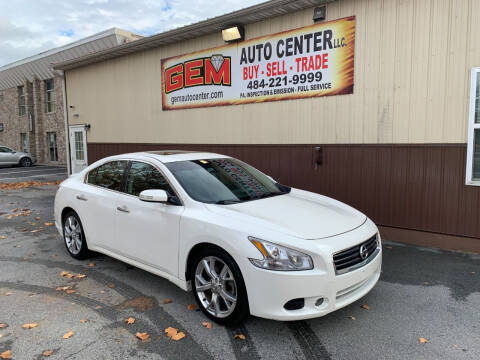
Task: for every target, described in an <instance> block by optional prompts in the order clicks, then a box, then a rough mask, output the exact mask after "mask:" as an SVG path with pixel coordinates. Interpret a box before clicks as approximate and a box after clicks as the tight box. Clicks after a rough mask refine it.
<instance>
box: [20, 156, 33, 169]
mask: <svg viewBox="0 0 480 360" xmlns="http://www.w3.org/2000/svg"><path fill="white" fill-rule="evenodd" d="M32 165H33V163H32V159H30V158H28V157H24V158H23V159H21V160H20V166H22V167H30V166H32Z"/></svg>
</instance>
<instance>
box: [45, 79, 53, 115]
mask: <svg viewBox="0 0 480 360" xmlns="http://www.w3.org/2000/svg"><path fill="white" fill-rule="evenodd" d="M54 111H55V84H54V82H53V79H48V80H45V112H47V113H49V112H54Z"/></svg>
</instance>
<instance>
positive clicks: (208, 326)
mask: <svg viewBox="0 0 480 360" xmlns="http://www.w3.org/2000/svg"><path fill="white" fill-rule="evenodd" d="M202 325H203V326H205V327H206V328H207V329H211V328H212V323H211V322H207V321H205V322H202Z"/></svg>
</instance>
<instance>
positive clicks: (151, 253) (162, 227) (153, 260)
mask: <svg viewBox="0 0 480 360" xmlns="http://www.w3.org/2000/svg"><path fill="white" fill-rule="evenodd" d="M125 187H126V188H125V192H126V194H124V195H118V197H117V203H116V213H115V238H114V241H115V244H116V247H117V249H118V252H119V254H120V255H123V256H126V257H128V258H130V259H132V260H135V261H138V262H140V263H143V264H145V265H147V266H151V267H154V268H156V269H158V270H160V271H162V272H164V273H167V274H170V275H173V276H175V277H178V237H179V226H180V216H181V214H182V212H183V206H178V205H174V204H160V203H149V202H144V201H141V200H140V199H139V198H138V194H140V192H142V191H143V190H149V189H162V190H166V191H168V192H169V193H170V194H173V191H172V189H171V187H170V185H169V184H168V182H167V181H166V180H165V178H164V177H163V175H162V174H161V173H160V172H159V171H158V170H157V169H156V168H155V167H154V166H152V165H150V164H147V163H144V162H140V161H132V162H131V164H130V166H129V168H128V170H127V176H126V181H125Z"/></svg>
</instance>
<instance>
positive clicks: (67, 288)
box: [55, 286, 72, 291]
mask: <svg viewBox="0 0 480 360" xmlns="http://www.w3.org/2000/svg"><path fill="white" fill-rule="evenodd" d="M71 288H72V287H71V286H59V287H57V288H56V289H55V290H57V291H66V290H69V289H71Z"/></svg>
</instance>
